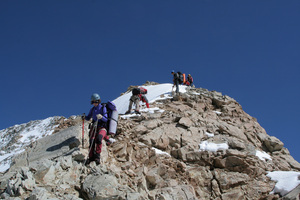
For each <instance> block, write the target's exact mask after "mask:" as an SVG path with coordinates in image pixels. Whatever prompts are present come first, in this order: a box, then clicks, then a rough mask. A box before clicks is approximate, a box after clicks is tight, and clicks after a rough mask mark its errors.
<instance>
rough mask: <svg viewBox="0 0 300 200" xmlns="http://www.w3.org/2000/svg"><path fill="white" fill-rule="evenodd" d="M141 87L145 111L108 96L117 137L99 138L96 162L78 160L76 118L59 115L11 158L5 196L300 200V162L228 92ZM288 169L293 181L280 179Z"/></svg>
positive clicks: (1, 181) (81, 149) (0, 188)
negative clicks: (47, 129)
mask: <svg viewBox="0 0 300 200" xmlns="http://www.w3.org/2000/svg"><path fill="white" fill-rule="evenodd" d="M143 87H145V88H146V89H147V90H148V94H147V95H146V96H148V99H149V103H150V108H143V106H142V109H141V110H140V112H141V114H136V113H134V114H132V113H131V114H127V115H125V114H124V113H125V111H126V109H127V108H128V101H129V98H130V95H131V94H130V91H128V92H125V93H124V94H123V95H121V96H120V97H119V98H117V99H115V100H114V101H113V102H114V103H115V104H116V105H117V108H118V110H119V113H120V115H119V120H118V128H117V134H116V135H115V137H114V139H115V140H116V141H115V142H114V143H112V144H110V145H109V146H107V145H106V144H105V142H103V144H102V145H103V148H102V153H101V163H100V165H96V163H95V162H91V163H90V164H89V165H84V164H83V163H84V161H85V159H86V158H87V154H88V149H89V148H88V134H85V138H84V141H85V142H84V144H85V146H82V142H81V141H82V138H81V137H82V127H81V126H82V123H81V119H80V116H77V117H71V118H69V119H64V120H61V119H60V120H56V121H55V124H56V125H55V126H53V129H55V132H54V133H52V134H50V135H45V137H42V138H40V139H38V140H36V141H34V142H31V143H30V144H28V145H27V146H26V149H25V150H24V151H23V152H22V153H20V154H18V155H16V156H14V158H13V159H12V162H11V166H10V168H9V169H8V170H7V171H6V172H5V173H3V174H2V175H1V177H0V193H1V198H2V199H10V198H12V197H14V199H30V200H31V199H63V200H79V199H124V200H125V199H129V200H142V199H151V200H155V199H161V200H163V199H164V200H171V199H172V200H173V199H187V200H192V199H201V200H203V199H204V200H205V199H215V200H232V199H265V200H271V199H299V191H300V186H299V183H300V172H299V171H300V164H299V163H298V162H297V161H295V160H294V159H293V157H292V156H291V155H290V153H289V151H288V150H287V149H286V148H285V147H284V144H283V143H282V142H281V141H280V140H279V139H278V138H276V137H274V136H269V135H268V134H267V133H266V131H265V130H264V129H263V128H262V127H261V126H260V125H259V123H258V122H257V120H256V119H255V118H254V117H251V116H250V115H248V114H247V113H245V112H244V111H243V109H242V107H241V105H240V104H239V103H238V102H237V101H235V100H234V99H233V98H231V97H229V96H226V95H222V93H220V92H216V91H208V90H206V89H202V88H192V87H186V86H180V95H176V96H173V95H172V85H171V84H153V83H152V84H148V85H146V86H143ZM5 130H6V129H5ZM5 130H4V131H5ZM84 130H85V133H88V123H85V127H84ZM10 131H12V130H11V129H10ZM12 132H13V131H12ZM17 133H18V132H17V131H15V132H14V134H16V135H17ZM15 141H17V142H18V141H19V138H18V137H17V136H16V138H15ZM3 148H4V147H2V149H1V151H3V150H4V149H3ZM6 148H9V145H8V146H6ZM6 150H7V149H6ZM278 174H279V175H278ZM284 174H288V175H289V177H290V179H289V180H290V181H289V184H288V185H289V187H288V186H284V187H282V186H280V185H279V186H278V184H277V183H279V181H280V180H278V179H276V177H278V176H280V175H284Z"/></svg>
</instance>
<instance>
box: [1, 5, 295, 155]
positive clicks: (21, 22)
mask: <svg viewBox="0 0 300 200" xmlns="http://www.w3.org/2000/svg"><path fill="white" fill-rule="evenodd" d="M0 29H1V30H0V66H1V79H0V84H1V86H0V94H1V98H0V112H1V115H0V129H4V128H8V127H9V126H12V125H15V124H21V123H25V122H29V121H30V120H36V119H44V118H47V117H50V116H65V117H69V116H70V115H73V114H82V113H83V112H88V110H89V108H90V104H89V102H90V96H91V94H92V93H94V92H97V93H99V94H100V96H101V97H102V100H103V101H107V100H113V99H115V98H117V97H118V96H119V95H120V93H121V92H124V91H125V90H126V89H127V87H128V86H129V85H140V84H143V83H145V82H146V81H147V80H149V81H156V82H159V83H168V82H171V80H172V77H171V74H170V72H171V70H172V69H174V70H181V71H183V72H185V73H190V74H192V75H193V77H194V80H195V85H196V86H197V87H202V88H207V89H209V90H216V91H219V92H222V93H223V94H226V95H229V96H231V97H233V98H234V99H236V100H237V101H238V102H239V103H240V104H241V105H242V106H243V109H244V110H245V111H246V112H247V113H248V114H250V115H251V116H253V117H255V118H257V120H258V122H259V123H260V124H261V126H262V127H264V128H265V129H266V131H267V133H268V134H269V135H271V136H276V137H277V138H279V139H280V140H281V141H283V142H284V143H285V147H287V148H288V149H289V150H290V152H291V154H292V156H294V158H295V159H296V160H298V161H300V155H299V141H300V131H299V124H300V117H299V114H300V108H299V99H300V93H299V91H300V84H299V82H300V79H299V78H300V77H299V75H300V56H299V55H300V1H299V0H288V1H284V0H280V1H279V0H251V1H249V0H242V1H241V0H226V1H224V0H189V1H177V0H151V1H139V0H135V1H132V0H126V1H124V0H103V1H100V0H90V1H89V0H84V1H83V0H80V1H79V0H51V1H50V0H45V1H38V0H32V1H24V0H14V1H4V0H3V1H0Z"/></svg>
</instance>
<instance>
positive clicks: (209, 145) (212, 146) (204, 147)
mask: <svg viewBox="0 0 300 200" xmlns="http://www.w3.org/2000/svg"><path fill="white" fill-rule="evenodd" d="M199 146H200V151H212V152H216V151H218V150H226V149H228V144H226V143H220V144H216V143H213V142H208V141H203V142H201V144H199Z"/></svg>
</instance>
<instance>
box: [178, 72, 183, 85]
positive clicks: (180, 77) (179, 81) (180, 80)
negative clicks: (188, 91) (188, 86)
mask: <svg viewBox="0 0 300 200" xmlns="http://www.w3.org/2000/svg"><path fill="white" fill-rule="evenodd" d="M177 74H178V83H179V84H182V83H183V74H182V73H181V72H177Z"/></svg>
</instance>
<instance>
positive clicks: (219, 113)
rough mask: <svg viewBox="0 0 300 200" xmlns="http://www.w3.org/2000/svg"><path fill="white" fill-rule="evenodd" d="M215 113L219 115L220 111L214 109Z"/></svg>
mask: <svg viewBox="0 0 300 200" xmlns="http://www.w3.org/2000/svg"><path fill="white" fill-rule="evenodd" d="M214 112H215V113H216V114H217V115H221V114H222V112H220V111H214Z"/></svg>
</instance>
